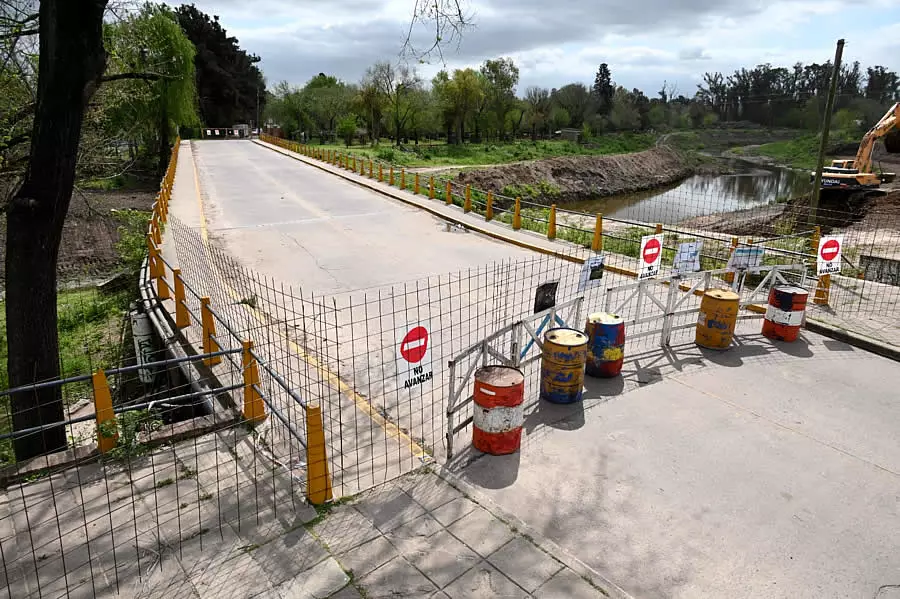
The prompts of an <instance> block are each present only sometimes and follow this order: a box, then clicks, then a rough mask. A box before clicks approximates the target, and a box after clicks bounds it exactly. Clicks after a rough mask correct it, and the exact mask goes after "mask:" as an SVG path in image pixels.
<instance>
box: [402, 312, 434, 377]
mask: <svg viewBox="0 0 900 599" xmlns="http://www.w3.org/2000/svg"><path fill="white" fill-rule="evenodd" d="M397 339H399V340H400V341H399V343H398V344H397V385H398V386H400V385H402V386H403V388H404V389H411V388H413V387H416V386H418V385H421V384H422V383H426V382H428V381H431V380H432V379H433V378H434V370H433V369H432V367H431V353H432V352H431V346H432V343H433V341H434V340H433V339H432V338H431V326H430V325H429V324H428V323H427V322H420V323H416V324H412V325H409V326H407V327H402V328H400V329H398V331H397Z"/></svg>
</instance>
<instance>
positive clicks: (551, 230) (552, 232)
mask: <svg viewBox="0 0 900 599" xmlns="http://www.w3.org/2000/svg"><path fill="white" fill-rule="evenodd" d="M547 239H556V204H551V205H550V218H548V219H547Z"/></svg>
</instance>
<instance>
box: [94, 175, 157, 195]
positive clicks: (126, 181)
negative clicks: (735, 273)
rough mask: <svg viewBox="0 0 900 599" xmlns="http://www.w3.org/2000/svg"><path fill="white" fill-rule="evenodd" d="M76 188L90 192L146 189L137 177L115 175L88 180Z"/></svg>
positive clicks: (144, 184)
mask: <svg viewBox="0 0 900 599" xmlns="http://www.w3.org/2000/svg"><path fill="white" fill-rule="evenodd" d="M78 186H79V187H80V188H81V189H89V190H91V191H116V190H127V189H142V188H144V187H146V183H143V182H141V181H140V180H139V179H138V178H137V177H135V176H134V175H131V174H122V175H116V176H115V177H105V178H103V179H88V180H86V181H79V182H78Z"/></svg>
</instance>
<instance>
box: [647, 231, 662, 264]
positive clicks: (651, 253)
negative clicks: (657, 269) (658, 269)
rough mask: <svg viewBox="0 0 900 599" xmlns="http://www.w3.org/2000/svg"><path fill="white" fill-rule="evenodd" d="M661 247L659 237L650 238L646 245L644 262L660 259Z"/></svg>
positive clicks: (649, 262)
mask: <svg viewBox="0 0 900 599" xmlns="http://www.w3.org/2000/svg"><path fill="white" fill-rule="evenodd" d="M660 247H661V246H660V244H659V239H656V238H655V237H653V238H651V239H649V240H648V241H647V245H645V246H644V262H646V263H647V264H653V263H654V262H656V261H657V260H658V259H659V250H660Z"/></svg>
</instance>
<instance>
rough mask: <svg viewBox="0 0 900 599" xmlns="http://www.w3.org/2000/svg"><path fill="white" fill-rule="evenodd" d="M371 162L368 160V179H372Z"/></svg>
mask: <svg viewBox="0 0 900 599" xmlns="http://www.w3.org/2000/svg"><path fill="white" fill-rule="evenodd" d="M372 178H373V177H372V161H371V160H369V179H372Z"/></svg>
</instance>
